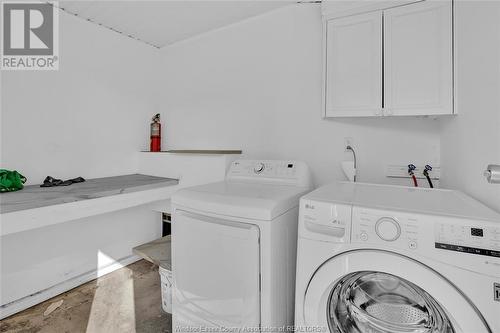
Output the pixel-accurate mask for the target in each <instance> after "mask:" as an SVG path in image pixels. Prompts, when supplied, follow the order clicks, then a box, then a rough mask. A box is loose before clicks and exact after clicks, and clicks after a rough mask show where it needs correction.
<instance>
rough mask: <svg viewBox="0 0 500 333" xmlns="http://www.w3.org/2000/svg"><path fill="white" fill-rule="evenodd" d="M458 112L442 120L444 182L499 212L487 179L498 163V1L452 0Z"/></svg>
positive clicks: (496, 192)
mask: <svg viewBox="0 0 500 333" xmlns="http://www.w3.org/2000/svg"><path fill="white" fill-rule="evenodd" d="M455 27H456V38H457V39H456V47H457V56H456V66H457V77H456V82H457V101H456V103H457V104H456V107H457V110H458V116H456V117H454V118H453V119H444V121H442V124H443V127H442V145H441V151H442V166H443V173H442V176H443V178H442V185H444V186H446V187H448V188H456V189H460V190H462V191H464V192H466V193H468V194H470V195H472V196H474V197H476V198H477V199H479V200H481V201H483V202H484V203H486V204H488V205H489V206H491V207H492V208H494V209H496V210H498V211H500V185H491V184H488V183H487V182H486V181H485V178H484V177H483V171H484V170H485V168H486V166H487V165H488V164H489V163H495V164H500V3H499V2H497V1H457V2H455Z"/></svg>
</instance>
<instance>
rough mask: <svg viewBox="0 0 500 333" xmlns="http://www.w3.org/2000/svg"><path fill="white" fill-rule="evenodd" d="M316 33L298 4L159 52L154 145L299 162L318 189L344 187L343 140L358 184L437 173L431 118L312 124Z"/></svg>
mask: <svg viewBox="0 0 500 333" xmlns="http://www.w3.org/2000/svg"><path fill="white" fill-rule="evenodd" d="M321 35H322V32H321V14H320V6H319V5H312V4H303V5H292V6H290V7H285V8H282V9H277V10H274V11H272V12H269V13H267V14H264V15H261V16H258V17H254V18H251V19H248V20H245V21H243V22H240V23H238V24H235V25H231V26H228V27H226V28H223V29H219V30H216V31H213V32H209V33H206V34H203V35H200V36H198V37H195V38H192V39H189V40H186V41H184V42H180V43H177V44H174V45H172V46H169V47H166V48H163V49H162V50H161V53H162V61H163V64H162V67H163V73H162V80H163V82H162V84H161V86H162V95H161V96H162V103H161V106H162V110H164V112H165V116H166V137H165V139H164V142H163V144H164V145H168V146H169V147H173V148H198V149H200V148H210V149H214V148H242V149H243V151H244V153H245V154H246V155H247V156H250V157H256V158H278V159H280V158H283V159H301V160H304V161H306V162H307V163H309V164H310V165H311V166H312V169H313V174H314V178H315V181H316V183H317V184H322V183H326V182H329V181H332V180H335V179H344V178H343V175H342V173H341V171H340V168H339V164H340V161H341V160H342V159H343V158H344V157H349V155H345V154H344V137H346V136H347V137H352V138H353V139H354V146H355V148H356V149H357V153H358V163H359V180H360V181H369V182H379V183H384V182H389V181H390V180H388V179H387V178H386V177H385V168H386V165H387V164H403V165H405V164H408V163H410V162H414V163H415V164H421V165H425V164H427V163H430V164H434V165H438V164H439V156H440V153H439V123H438V122H437V121H434V120H432V119H422V118H405V119H351V120H347V119H346V120H339V119H337V120H323V119H321ZM405 184H409V182H408V183H407V182H405Z"/></svg>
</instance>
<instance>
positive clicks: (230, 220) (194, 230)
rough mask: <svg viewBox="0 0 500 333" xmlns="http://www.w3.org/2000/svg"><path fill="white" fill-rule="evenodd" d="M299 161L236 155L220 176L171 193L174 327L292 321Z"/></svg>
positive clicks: (272, 325) (247, 326)
mask: <svg viewBox="0 0 500 333" xmlns="http://www.w3.org/2000/svg"><path fill="white" fill-rule="evenodd" d="M310 190H311V179H310V173H309V170H308V167H307V166H306V164H305V163H303V162H299V161H269V160H268V161H254V160H238V161H235V162H233V163H232V164H231V166H230V168H229V171H228V173H227V175H226V180H225V181H223V182H217V183H211V184H207V185H201V186H196V187H191V188H187V189H182V190H180V191H178V192H177V193H175V194H174V195H173V196H172V208H173V222H172V274H173V280H174V282H173V307H172V310H173V312H172V315H173V330H174V332H175V331H177V332H192V331H196V332H216V331H223V332H228V331H229V332H233V331H237V332H242V331H248V332H255V331H260V330H262V331H263V330H266V331H281V330H283V328H286V326H291V325H292V324H293V318H294V291H295V264H296V251H297V222H298V210H299V209H298V205H299V199H300V197H301V196H302V195H304V194H305V193H307V192H308V191H310Z"/></svg>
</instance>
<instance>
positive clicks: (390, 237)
mask: <svg viewBox="0 0 500 333" xmlns="http://www.w3.org/2000/svg"><path fill="white" fill-rule="evenodd" d="M375 232H376V234H377V235H378V236H379V237H380V239H382V240H385V241H388V242H393V241H395V240H397V239H398V238H399V237H400V236H401V226H400V225H399V222H398V221H396V220H395V219H394V218H392V217H381V218H380V219H378V221H377V222H376V223H375Z"/></svg>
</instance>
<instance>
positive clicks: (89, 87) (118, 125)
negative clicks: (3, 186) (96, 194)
mask: <svg viewBox="0 0 500 333" xmlns="http://www.w3.org/2000/svg"><path fill="white" fill-rule="evenodd" d="M158 56H159V53H158V50H156V49H154V48H152V47H150V46H147V45H145V44H142V43H138V42H137V41H134V40H132V39H129V38H127V37H123V36H120V35H119V34H117V33H114V32H111V31H109V30H107V29H104V28H101V27H99V26H97V25H95V24H89V23H88V22H86V21H84V20H81V19H79V18H76V17H73V16H70V15H69V14H66V13H64V12H60V66H59V67H60V69H59V71H24V72H22V71H12V72H2V74H1V75H2V78H1V83H2V88H1V107H2V128H1V131H2V134H1V136H2V147H1V149H2V151H1V152H2V156H1V163H0V164H1V166H2V168H7V169H17V170H18V171H19V172H21V173H22V174H24V175H25V176H27V177H28V182H29V183H35V184H37V183H40V182H42V181H43V179H44V178H45V176H47V175H51V176H54V177H57V178H70V177H76V176H83V177H85V178H92V177H103V176H109V175H120V174H127V173H131V172H135V170H136V163H135V161H134V156H136V154H133V153H135V152H137V151H139V150H141V149H142V148H145V147H148V145H149V142H148V130H149V129H148V123H149V119H150V117H151V116H152V114H154V113H155V112H157V111H158V108H157V104H156V100H157V98H156V94H155V89H157V84H156V82H155V77H157V76H156V74H155V70H156V65H157V60H158Z"/></svg>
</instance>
